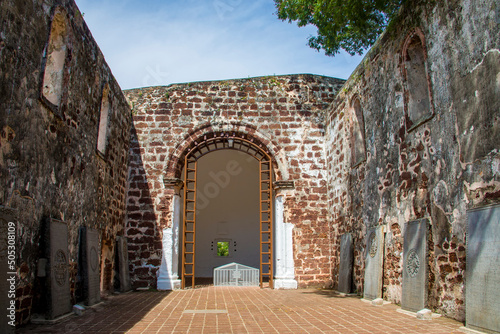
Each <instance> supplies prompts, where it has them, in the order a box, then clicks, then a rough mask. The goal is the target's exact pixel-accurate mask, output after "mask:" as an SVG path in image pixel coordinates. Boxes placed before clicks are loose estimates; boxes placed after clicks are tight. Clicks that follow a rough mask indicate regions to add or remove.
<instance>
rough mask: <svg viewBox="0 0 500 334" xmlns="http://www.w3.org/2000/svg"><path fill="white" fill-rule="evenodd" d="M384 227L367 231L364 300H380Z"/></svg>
mask: <svg viewBox="0 0 500 334" xmlns="http://www.w3.org/2000/svg"><path fill="white" fill-rule="evenodd" d="M384 239H385V233H384V227H383V226H378V227H376V228H373V229H370V230H368V233H367V237H366V254H365V284H364V291H363V294H364V298H366V299H369V300H373V299H376V298H382V276H383V271H384V268H383V267H384Z"/></svg>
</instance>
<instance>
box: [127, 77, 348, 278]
mask: <svg viewBox="0 0 500 334" xmlns="http://www.w3.org/2000/svg"><path fill="white" fill-rule="evenodd" d="M343 82H344V81H343V80H339V79H333V78H328V77H322V76H313V75H290V76H272V77H260V78H251V79H250V78H249V79H239V80H228V81H217V82H196V83H189V84H176V85H171V86H167V87H150V88H143V89H135V90H130V91H126V92H125V94H126V95H127V97H128V100H129V101H130V103H131V105H132V108H133V112H134V129H133V133H132V145H131V149H130V157H131V158H130V166H129V191H128V200H127V201H128V218H127V236H128V240H129V249H130V254H129V257H130V261H131V272H132V280H133V282H134V284H135V286H146V285H149V286H154V285H155V284H156V271H157V269H158V266H159V264H160V260H161V233H162V232H161V231H162V229H163V228H164V227H167V226H170V224H171V199H172V195H173V191H172V190H169V189H166V188H165V186H164V184H163V180H164V179H171V178H176V177H177V178H180V168H181V167H182V166H181V164H179V161H181V162H182V157H183V154H184V153H185V149H186V148H187V146H188V145H189V144H190V143H192V142H193V140H196V139H198V138H200V137H202V136H204V135H205V134H210V133H214V132H223V131H231V132H235V133H240V134H245V135H247V136H248V138H254V139H255V140H257V141H259V142H261V143H263V144H264V145H265V146H266V147H267V149H268V150H269V151H270V153H271V154H272V155H273V158H274V159H275V161H276V163H275V166H274V167H275V177H276V179H277V180H290V181H294V183H295V190H294V196H292V197H289V200H287V202H286V204H285V206H286V207H285V210H286V212H287V222H291V223H293V224H294V225H295V229H294V256H295V267H296V279H297V280H298V282H299V285H300V286H307V285H328V284H330V282H329V281H330V277H331V274H330V270H331V269H330V244H329V242H330V229H329V224H328V215H327V213H328V210H327V201H326V199H327V197H326V196H327V183H326V169H325V168H326V160H325V152H324V138H325V136H324V126H323V123H324V112H325V110H326V108H327V107H328V105H329V104H330V103H331V102H332V101H333V98H334V96H335V94H336V93H337V91H338V90H339V88H340V87H341V86H342V84H343Z"/></svg>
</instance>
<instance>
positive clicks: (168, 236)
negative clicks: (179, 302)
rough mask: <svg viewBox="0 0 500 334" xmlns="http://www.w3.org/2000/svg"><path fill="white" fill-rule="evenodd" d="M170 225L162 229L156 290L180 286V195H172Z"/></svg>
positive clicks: (172, 288)
mask: <svg viewBox="0 0 500 334" xmlns="http://www.w3.org/2000/svg"><path fill="white" fill-rule="evenodd" d="M172 211H173V212H172V227H168V228H164V229H163V240H162V243H163V249H162V257H161V266H160V270H159V271H158V272H159V274H158V281H157V283H156V287H157V289H158V290H176V289H180V288H181V280H180V279H179V273H178V268H179V225H180V221H181V196H180V195H178V194H175V195H174V198H173V203H172Z"/></svg>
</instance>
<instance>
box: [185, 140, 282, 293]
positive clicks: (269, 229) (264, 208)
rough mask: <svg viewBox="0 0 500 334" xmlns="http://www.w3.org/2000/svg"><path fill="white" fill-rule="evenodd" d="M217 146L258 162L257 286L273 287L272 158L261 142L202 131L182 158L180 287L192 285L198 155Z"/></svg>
mask: <svg viewBox="0 0 500 334" xmlns="http://www.w3.org/2000/svg"><path fill="white" fill-rule="evenodd" d="M219 150H237V151H242V152H245V153H248V154H249V155H251V156H252V157H254V158H255V159H257V160H258V162H259V210H260V213H259V225H260V227H259V231H260V232H259V233H260V247H259V249H260V286H261V287H263V286H264V284H265V283H266V282H268V283H269V287H271V288H272V287H273V205H272V203H273V192H272V191H273V190H272V179H273V177H272V176H273V173H272V158H271V155H270V154H269V153H268V152H267V150H266V148H265V147H264V145H262V144H261V143H257V142H255V141H254V140H253V139H247V138H245V137H244V136H240V135H238V134H235V133H232V134H230V133H214V134H211V135H206V136H204V137H202V138H200V139H198V140H197V141H195V142H193V144H192V145H191V146H190V147H189V150H188V153H187V154H186V156H185V158H184V216H183V241H182V288H183V289H184V288H185V287H186V285H187V286H189V285H191V286H192V287H193V288H194V287H195V249H196V243H195V241H196V176H197V162H198V159H200V158H201V157H203V156H204V155H206V154H208V153H210V152H214V151H219Z"/></svg>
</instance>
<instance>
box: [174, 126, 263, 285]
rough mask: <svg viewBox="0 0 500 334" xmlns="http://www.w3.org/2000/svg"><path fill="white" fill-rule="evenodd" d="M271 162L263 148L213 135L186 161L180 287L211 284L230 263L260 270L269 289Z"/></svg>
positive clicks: (197, 145)
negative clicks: (215, 271) (219, 271)
mask: <svg viewBox="0 0 500 334" xmlns="http://www.w3.org/2000/svg"><path fill="white" fill-rule="evenodd" d="M272 174H273V173H272V159H271V156H270V155H269V154H268V153H267V152H266V150H265V148H263V146H262V145H259V144H257V143H254V142H253V141H252V140H249V139H246V138H242V137H239V136H236V135H235V134H232V135H228V134H223V133H220V134H212V135H211V136H205V137H203V138H201V139H200V140H199V141H197V142H195V143H193V145H192V147H191V148H190V149H189V151H188V153H187V154H186V156H185V158H184V172H183V178H184V193H183V195H184V199H183V202H184V209H183V224H182V232H181V235H182V255H181V256H182V258H181V261H180V269H181V278H182V288H186V286H191V287H195V284H196V283H211V280H212V278H213V270H214V268H216V267H220V266H222V265H225V264H228V263H233V262H236V263H240V264H242V265H246V266H249V267H255V268H258V269H259V284H260V286H261V287H264V286H265V285H269V286H270V287H271V288H272V287H273V233H272V231H273V215H272V212H273V207H272V202H273V194H272V181H273V175H272Z"/></svg>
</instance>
